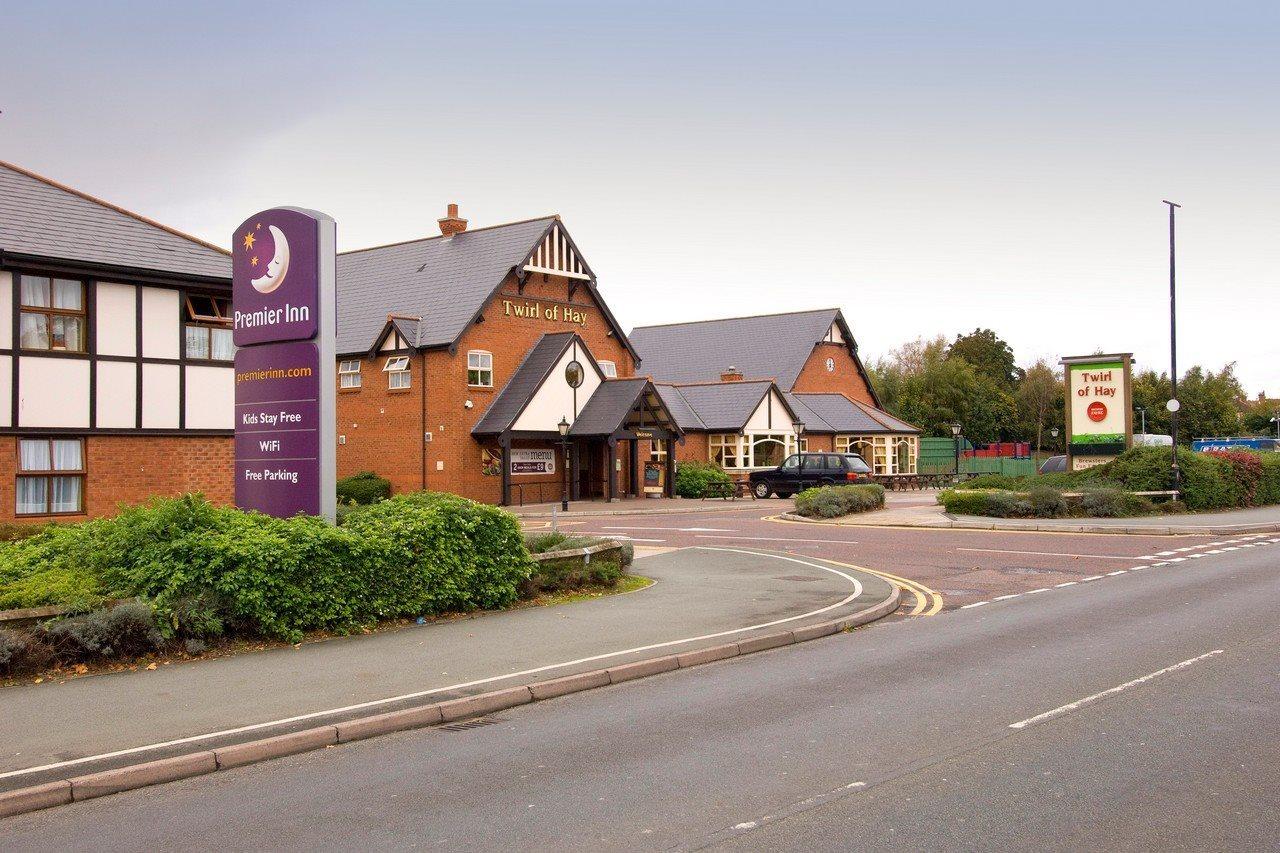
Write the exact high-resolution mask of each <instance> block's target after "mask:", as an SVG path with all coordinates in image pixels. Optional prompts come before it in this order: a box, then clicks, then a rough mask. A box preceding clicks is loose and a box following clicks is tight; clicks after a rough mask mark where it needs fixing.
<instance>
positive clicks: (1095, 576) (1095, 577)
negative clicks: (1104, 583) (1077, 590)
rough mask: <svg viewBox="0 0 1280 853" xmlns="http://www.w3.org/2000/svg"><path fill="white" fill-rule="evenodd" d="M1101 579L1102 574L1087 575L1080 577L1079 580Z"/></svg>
mask: <svg viewBox="0 0 1280 853" xmlns="http://www.w3.org/2000/svg"><path fill="white" fill-rule="evenodd" d="M1101 579H1102V575H1089V577H1087V578H1080V580H1081V581H1082V582H1083V581H1096V580H1101Z"/></svg>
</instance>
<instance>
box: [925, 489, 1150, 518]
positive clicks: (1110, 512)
mask: <svg viewBox="0 0 1280 853" xmlns="http://www.w3.org/2000/svg"><path fill="white" fill-rule="evenodd" d="M938 503H940V504H942V505H943V507H945V508H946V510H947V512H949V513H953V514H956V515H985V516H991V517H994V518H1067V517H1083V518H1127V517H1130V516H1137V515H1150V514H1151V513H1153V512H1156V511H1157V510H1158V509H1160V508H1158V507H1157V506H1156V505H1155V504H1153V503H1152V502H1151V501H1149V500H1147V499H1146V498H1144V497H1142V496H1141V495H1135V494H1133V493H1131V492H1127V491H1124V490H1122V489H1109V488H1098V487H1087V488H1085V489H1084V490H1083V491H1082V492H1081V493H1080V494H1079V495H1078V496H1074V497H1072V498H1067V497H1066V496H1064V495H1063V494H1062V493H1061V492H1059V491H1058V490H1057V489H1053V488H1050V487H1048V486H1037V487H1036V488H1034V489H1032V490H1031V491H1030V492H1015V491H1010V490H1007V489H947V490H946V491H944V492H941V493H940V494H939V495H938Z"/></svg>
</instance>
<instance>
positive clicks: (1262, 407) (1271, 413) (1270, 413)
mask: <svg viewBox="0 0 1280 853" xmlns="http://www.w3.org/2000/svg"><path fill="white" fill-rule="evenodd" d="M1278 417H1280V400H1268V399H1267V398H1266V397H1262V396H1259V398H1258V399H1257V400H1254V401H1252V402H1250V403H1247V404H1245V405H1244V406H1242V407H1241V410H1240V425H1241V427H1242V429H1243V431H1244V432H1247V433H1248V434H1250V435H1268V436H1276V437H1280V436H1277V433H1276V424H1275V423H1274V422H1273V421H1272V418H1278Z"/></svg>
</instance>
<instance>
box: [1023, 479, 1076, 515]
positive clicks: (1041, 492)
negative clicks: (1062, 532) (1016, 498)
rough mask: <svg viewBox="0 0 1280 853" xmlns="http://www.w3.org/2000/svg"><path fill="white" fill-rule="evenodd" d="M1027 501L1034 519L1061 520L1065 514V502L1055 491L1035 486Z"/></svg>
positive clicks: (1059, 493) (1060, 493) (1058, 492)
mask: <svg viewBox="0 0 1280 853" xmlns="http://www.w3.org/2000/svg"><path fill="white" fill-rule="evenodd" d="M1027 500H1028V503H1029V504H1030V506H1031V514H1032V515H1034V516H1035V517H1036V518H1061V517H1062V516H1064V515H1066V514H1067V500H1066V498H1064V497H1063V496H1062V492H1060V491H1058V490H1057V489H1051V488H1049V487H1048V486H1036V487H1035V488H1034V489H1032V490H1031V494H1030V495H1028V498H1027Z"/></svg>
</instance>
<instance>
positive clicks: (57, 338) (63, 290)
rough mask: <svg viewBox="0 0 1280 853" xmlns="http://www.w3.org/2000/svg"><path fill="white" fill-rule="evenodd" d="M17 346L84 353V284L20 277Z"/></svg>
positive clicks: (66, 280) (45, 277) (37, 276)
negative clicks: (18, 344)
mask: <svg viewBox="0 0 1280 853" xmlns="http://www.w3.org/2000/svg"><path fill="white" fill-rule="evenodd" d="M19 278H20V282H19V288H18V292H19V302H20V305H21V308H20V321H19V331H18V335H19V338H18V339H19V343H20V344H21V346H22V348H23V349H37V350H60V351H64V352H84V350H85V330H86V328H87V326H88V322H87V317H86V316H85V301H84V282H82V281H77V280H75V279H67V278H50V277H49V276H44V275H24V276H20V277H19Z"/></svg>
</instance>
